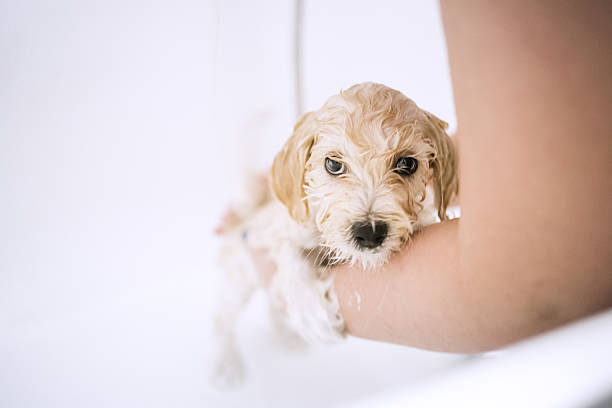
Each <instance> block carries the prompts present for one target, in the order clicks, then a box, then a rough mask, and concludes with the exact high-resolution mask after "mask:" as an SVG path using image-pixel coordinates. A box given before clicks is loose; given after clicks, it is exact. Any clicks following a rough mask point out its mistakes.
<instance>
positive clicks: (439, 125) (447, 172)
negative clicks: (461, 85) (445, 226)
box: [425, 112, 459, 220]
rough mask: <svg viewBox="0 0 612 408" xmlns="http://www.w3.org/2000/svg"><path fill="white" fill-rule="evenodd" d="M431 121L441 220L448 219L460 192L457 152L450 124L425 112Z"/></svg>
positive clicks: (435, 179) (434, 179)
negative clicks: (448, 129) (452, 201)
mask: <svg viewBox="0 0 612 408" xmlns="http://www.w3.org/2000/svg"><path fill="white" fill-rule="evenodd" d="M425 116H427V119H428V121H429V126H428V128H429V129H428V132H427V133H428V134H427V135H426V136H427V137H428V138H429V142H430V143H431V145H432V146H433V148H434V152H435V153H434V157H433V158H432V159H431V167H432V168H433V184H434V192H435V195H436V197H435V203H436V207H438V216H439V217H440V220H445V219H447V216H446V208H447V207H448V204H449V203H450V202H451V200H452V199H453V197H454V196H455V195H457V194H458V192H459V178H458V177H457V152H456V150H455V145H454V144H453V141H452V140H451V138H450V137H449V136H448V134H447V133H446V129H447V128H448V123H446V122H444V121H443V120H440V119H439V118H438V117H436V116H435V115H432V114H431V113H429V112H425Z"/></svg>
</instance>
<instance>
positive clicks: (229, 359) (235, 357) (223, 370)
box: [211, 351, 245, 389]
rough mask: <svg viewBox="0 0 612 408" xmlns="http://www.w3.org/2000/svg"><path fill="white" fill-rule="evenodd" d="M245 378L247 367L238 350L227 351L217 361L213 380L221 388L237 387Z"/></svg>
mask: <svg viewBox="0 0 612 408" xmlns="http://www.w3.org/2000/svg"><path fill="white" fill-rule="evenodd" d="M244 380H245V369H244V362H243V361H242V357H240V355H239V354H238V352H234V351H232V352H230V351H228V352H226V353H224V354H223V355H222V356H221V358H219V360H218V361H217V362H216V364H215V369H214V372H213V374H212V378H211V381H212V383H213V384H214V386H215V387H217V388H220V389H228V388H235V387H238V386H239V385H242V384H243V383H244Z"/></svg>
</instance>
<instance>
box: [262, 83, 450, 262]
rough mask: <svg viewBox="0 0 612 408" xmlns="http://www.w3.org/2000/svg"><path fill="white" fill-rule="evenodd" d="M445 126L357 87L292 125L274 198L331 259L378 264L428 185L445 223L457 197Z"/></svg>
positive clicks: (382, 89)
mask: <svg viewBox="0 0 612 408" xmlns="http://www.w3.org/2000/svg"><path fill="white" fill-rule="evenodd" d="M446 127H447V124H446V123H445V122H443V121H441V120H440V119H438V118H437V117H435V116H434V115H432V114H430V113H428V112H426V111H423V110H421V109H419V107H417V105H416V104H415V103H414V102H413V101H411V100H410V99H408V98H406V97H405V96H404V95H402V94H401V93H400V92H398V91H395V90H393V89H390V88H388V87H386V86H384V85H379V84H374V83H364V84H359V85H355V86H353V87H351V88H350V89H348V90H346V91H343V92H341V93H340V94H339V95H335V96H333V97H331V98H330V99H329V100H328V101H327V102H326V103H325V105H324V106H323V107H322V108H321V109H319V110H318V111H315V112H311V113H307V114H306V115H304V116H303V117H302V118H301V119H300V120H299V121H298V123H297V124H296V125H295V128H294V132H293V135H292V136H291V138H290V139H289V140H288V141H287V143H286V144H285V146H284V147H283V149H282V150H281V152H280V153H278V155H277V156H276V158H275V159H274V163H273V166H272V172H271V186H272V190H273V192H274V194H275V195H276V197H277V198H278V199H279V200H280V201H281V202H282V203H284V204H285V205H286V206H287V208H288V210H289V213H290V214H291V216H292V217H293V218H294V219H295V220H296V221H297V222H300V223H307V222H313V223H314V224H315V225H316V228H317V229H318V231H319V233H320V235H321V241H322V245H324V246H326V247H327V248H329V250H330V255H331V257H332V258H333V259H336V260H339V261H340V260H342V261H345V260H346V261H350V262H362V263H363V264H364V265H372V266H376V265H380V264H382V263H384V262H385V261H386V260H387V259H388V257H389V255H390V254H391V253H392V252H394V251H396V250H398V249H400V248H401V247H402V245H403V244H404V242H405V241H406V240H407V239H408V238H409V237H410V235H411V234H412V233H413V232H414V231H415V229H416V228H418V227H419V218H420V216H421V215H422V213H423V211H426V210H427V209H426V208H425V207H426V206H425V205H424V203H425V200H426V198H427V195H428V190H429V188H428V186H431V187H432V189H433V192H434V195H435V197H434V199H435V206H436V209H437V213H438V216H439V217H440V219H445V218H446V207H447V206H448V203H449V202H450V200H451V199H452V197H453V196H454V195H455V194H456V193H457V174H456V160H455V150H454V147H453V144H452V141H451V140H450V138H449V137H448V135H447V134H446V132H445V129H446Z"/></svg>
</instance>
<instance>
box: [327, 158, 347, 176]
mask: <svg viewBox="0 0 612 408" xmlns="http://www.w3.org/2000/svg"><path fill="white" fill-rule="evenodd" d="M325 170H327V172H328V173H329V174H331V175H333V176H337V175H339V174H342V173H344V171H345V167H344V163H341V162H339V161H335V160H332V159H330V158H329V157H326V158H325Z"/></svg>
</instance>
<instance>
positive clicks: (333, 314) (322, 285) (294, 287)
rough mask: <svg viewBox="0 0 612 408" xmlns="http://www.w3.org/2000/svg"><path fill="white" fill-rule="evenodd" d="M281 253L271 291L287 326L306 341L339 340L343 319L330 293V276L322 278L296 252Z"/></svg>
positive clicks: (341, 333) (331, 284) (317, 271)
mask: <svg viewBox="0 0 612 408" xmlns="http://www.w3.org/2000/svg"><path fill="white" fill-rule="evenodd" d="M282 252H283V254H284V255H283V256H282V257H279V259H277V265H278V272H277V274H276V276H275V279H274V281H273V282H272V287H271V289H272V293H273V294H274V295H275V297H276V298H278V299H281V301H282V302H283V303H284V307H285V310H286V311H287V317H288V322H289V324H290V326H291V327H292V328H293V329H294V330H296V331H297V332H298V333H299V334H300V335H301V336H302V337H303V338H304V339H306V341H309V342H323V343H334V342H337V341H339V340H341V339H342V338H343V337H344V335H345V333H344V320H343V319H342V316H341V315H340V308H339V305H338V301H337V299H336V297H335V295H334V293H333V290H332V289H333V275H331V274H330V276H328V277H327V278H325V279H323V278H321V276H322V274H320V273H319V272H320V271H319V270H318V269H317V267H315V266H313V265H312V264H311V263H310V262H308V261H307V260H306V259H304V258H303V257H302V256H301V254H300V253H299V252H298V251H292V250H291V249H290V248H286V249H285V250H283V251H282Z"/></svg>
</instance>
